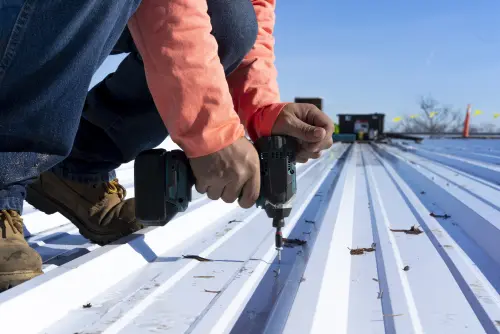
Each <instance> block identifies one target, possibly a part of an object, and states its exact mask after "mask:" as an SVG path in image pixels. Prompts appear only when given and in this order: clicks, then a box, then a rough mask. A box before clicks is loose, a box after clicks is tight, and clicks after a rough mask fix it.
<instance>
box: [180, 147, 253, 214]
mask: <svg viewBox="0 0 500 334" xmlns="http://www.w3.org/2000/svg"><path fill="white" fill-rule="evenodd" d="M189 162H190V165H191V168H192V170H193V174H194V176H195V178H196V191H198V192H199V193H201V194H205V193H206V194H207V196H208V198H210V199H212V200H218V199H219V198H222V200H223V201H224V202H226V203H233V202H234V201H235V200H236V199H238V197H239V196H240V194H241V197H240V199H239V201H238V202H239V205H240V206H241V207H242V208H245V209H248V208H250V207H252V206H253V205H254V204H255V202H256V201H257V198H258V197H259V194H260V165H259V156H258V154H257V151H256V150H255V148H254V146H253V145H252V144H251V143H250V142H249V141H248V140H247V139H246V138H245V137H242V138H240V139H238V140H237V141H235V142H234V143H233V144H231V145H229V146H227V147H226V148H223V149H222V150H220V151H217V152H215V153H212V154H209V155H205V156H202V157H199V158H193V159H189Z"/></svg>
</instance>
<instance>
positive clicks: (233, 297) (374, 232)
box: [0, 140, 500, 334]
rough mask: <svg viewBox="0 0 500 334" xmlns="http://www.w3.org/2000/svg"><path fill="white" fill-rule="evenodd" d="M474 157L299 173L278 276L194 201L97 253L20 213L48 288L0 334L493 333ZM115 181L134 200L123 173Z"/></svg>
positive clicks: (349, 152)
mask: <svg viewBox="0 0 500 334" xmlns="http://www.w3.org/2000/svg"><path fill="white" fill-rule="evenodd" d="M483 143H484V144H483V145H481V144H480V143H478V142H477V141H461V140H451V141H450V140H441V141H439V140H426V141H424V143H423V144H420V145H415V146H411V145H408V144H407V143H404V142H395V143H394V144H392V145H387V144H372V145H370V144H352V145H350V144H335V145H334V147H333V148H332V149H331V150H330V151H328V152H325V153H324V154H323V156H322V157H321V158H320V159H318V160H315V161H310V162H308V163H307V164H303V165H302V164H301V165H299V166H298V194H297V198H296V201H295V205H294V209H293V211H292V214H291V217H289V219H288V220H287V221H286V226H285V229H284V231H283V234H284V236H285V237H288V238H290V239H293V238H297V239H301V240H304V241H306V242H307V243H306V244H305V245H302V246H300V245H293V244H289V245H288V247H287V248H285V250H284V252H283V259H282V263H281V266H279V268H278V265H277V263H276V259H275V257H276V252H275V249H274V242H273V240H274V235H273V228H272V226H271V222H270V220H269V219H268V218H267V216H266V215H265V213H264V212H263V211H262V210H260V209H257V208H253V209H249V210H243V209H241V208H239V207H238V206H237V205H236V204H234V203H233V204H227V203H224V202H222V201H210V200H208V199H207V198H206V197H204V196H202V195H200V194H195V196H194V201H193V202H192V203H191V204H190V207H189V209H188V211H187V212H185V213H183V214H180V215H178V216H177V217H175V219H173V220H172V221H171V222H169V223H168V224H167V225H166V226H164V227H150V228H147V229H144V230H142V231H140V232H138V233H135V234H134V235H132V236H129V237H127V238H124V239H123V240H120V241H118V242H115V243H113V244H111V245H107V246H104V247H99V246H97V245H94V244H92V243H90V242H88V241H87V240H86V239H85V238H83V237H82V236H80V235H79V234H78V231H77V230H76V228H74V227H73V225H71V224H68V222H67V221H66V220H65V219H64V217H62V216H61V215H59V214H54V215H50V216H46V215H44V214H42V213H41V212H39V211H37V210H36V209H34V208H32V207H30V206H27V207H26V209H25V215H24V219H25V222H26V229H27V235H28V241H29V243H30V245H32V247H34V248H35V249H36V250H37V251H38V252H40V254H41V255H42V257H43V259H44V270H45V272H46V273H45V274H44V275H42V276H40V277H37V278H35V279H32V280H31V281H29V282H26V283H24V284H21V285H19V286H17V287H15V288H13V289H11V290H8V291H6V292H4V293H2V294H0V329H1V330H2V332H6V333H50V334H52V333H54V334H59V333H61V334H62V333H106V334H111V333H150V332H158V333H161V332H165V333H200V334H206V333H217V334H219V333H238V334H239V333H281V332H283V333H291V334H295V333H297V334H299V333H300V334H302V333H367V332H371V333H424V332H428V333H474V334H477V333H498V332H499V329H500V297H499V292H500V251H499V246H498V244H499V241H500V196H499V195H500V168H499V166H498V164H499V163H500V147H499V146H498V145H497V144H496V143H500V141H496V143H495V141H483ZM162 147H166V148H167V149H171V148H174V147H175V145H173V144H172V143H171V142H170V141H167V142H166V143H164V144H163V145H162ZM469 147H470V149H469ZM118 177H119V179H120V181H121V183H122V184H123V185H124V186H125V187H126V188H127V191H128V193H129V194H130V195H129V196H133V195H134V191H133V190H134V189H133V162H132V163H129V164H126V165H124V166H122V167H121V168H120V170H119V171H118ZM412 226H414V228H413V229H411V228H412ZM415 228H417V229H415ZM420 232H421V233H420ZM190 254H192V255H198V256H202V257H205V258H208V259H210V260H212V261H207V262H205V261H203V262H200V261H197V260H195V259H187V258H184V257H183V255H190ZM278 270H279V274H277V272H278ZM84 305H85V307H84ZM26 315H29V321H26V319H27V318H26Z"/></svg>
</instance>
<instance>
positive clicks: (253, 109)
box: [228, 0, 287, 141]
mask: <svg viewBox="0 0 500 334" xmlns="http://www.w3.org/2000/svg"><path fill="white" fill-rule="evenodd" d="M252 3H253V7H254V9H255V14H256V15H257V22H258V34H257V40H256V42H255V45H254V47H253V48H252V50H251V51H250V52H249V53H248V54H247V55H246V57H245V58H244V60H243V62H242V63H241V64H240V66H239V67H238V68H237V69H236V70H235V71H234V72H233V73H231V75H230V76H229V77H228V84H229V88H230V91H231V95H232V98H233V103H234V106H235V108H236V111H237V112H238V114H239V116H240V119H241V122H242V123H243V124H244V125H245V128H246V129H247V131H248V135H249V136H250V138H251V139H252V140H253V141H255V140H256V139H257V138H259V137H261V136H270V135H271V130H272V128H273V125H274V122H275V121H276V118H277V117H278V115H279V113H280V112H281V110H282V109H283V107H284V106H285V105H286V104H287V103H282V102H280V94H279V88H278V82H277V75H278V74H277V70H276V67H275V65H274V60H275V55H274V37H273V31H274V25H275V21H276V18H275V8H276V0H252Z"/></svg>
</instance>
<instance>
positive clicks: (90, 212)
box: [26, 171, 143, 245]
mask: <svg viewBox="0 0 500 334" xmlns="http://www.w3.org/2000/svg"><path fill="white" fill-rule="evenodd" d="M125 196H126V190H125V188H123V186H121V185H120V184H119V183H118V180H116V179H115V180H113V181H110V182H106V183H101V184H84V183H78V182H74V181H70V180H66V179H62V178H60V177H58V176H56V175H55V174H54V173H52V172H50V171H48V172H45V173H43V174H42V175H40V177H39V178H38V180H37V181H36V182H34V183H32V184H30V185H29V186H28V191H27V196H26V201H27V202H28V203H30V204H31V205H33V206H34V207H35V208H37V209H39V210H40V211H43V212H45V213H46V214H53V213H55V212H59V213H61V214H62V215H63V216H65V217H66V218H68V219H69V220H70V221H71V222H72V223H73V224H75V225H76V226H77V227H78V229H79V230H80V233H81V234H82V235H83V236H84V237H86V238H87V239H89V240H91V241H93V242H95V243H97V244H99V245H105V244H107V243H110V242H113V241H115V240H117V239H119V238H121V237H123V236H126V235H129V234H131V233H133V232H135V231H137V230H140V229H141V228H142V227H143V226H142V224H140V223H138V222H137V220H136V219H135V201H134V199H133V198H132V199H127V200H125V199H124V198H125Z"/></svg>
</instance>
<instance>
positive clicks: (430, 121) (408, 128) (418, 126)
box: [394, 97, 464, 134]
mask: <svg viewBox="0 0 500 334" xmlns="http://www.w3.org/2000/svg"><path fill="white" fill-rule="evenodd" d="M418 103H419V107H420V112H419V113H417V114H415V117H413V118H405V119H403V120H402V121H401V122H399V123H398V124H397V125H396V127H395V128H394V130H395V131H400V132H407V133H418V132H420V133H424V132H425V133H436V134H437V133H445V132H460V131H461V130H462V128H463V123H464V116H463V112H461V111H459V110H454V109H453V108H452V107H450V106H445V105H441V104H440V103H439V102H438V101H437V100H435V99H434V98H432V97H421V98H420V99H419V101H418Z"/></svg>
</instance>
